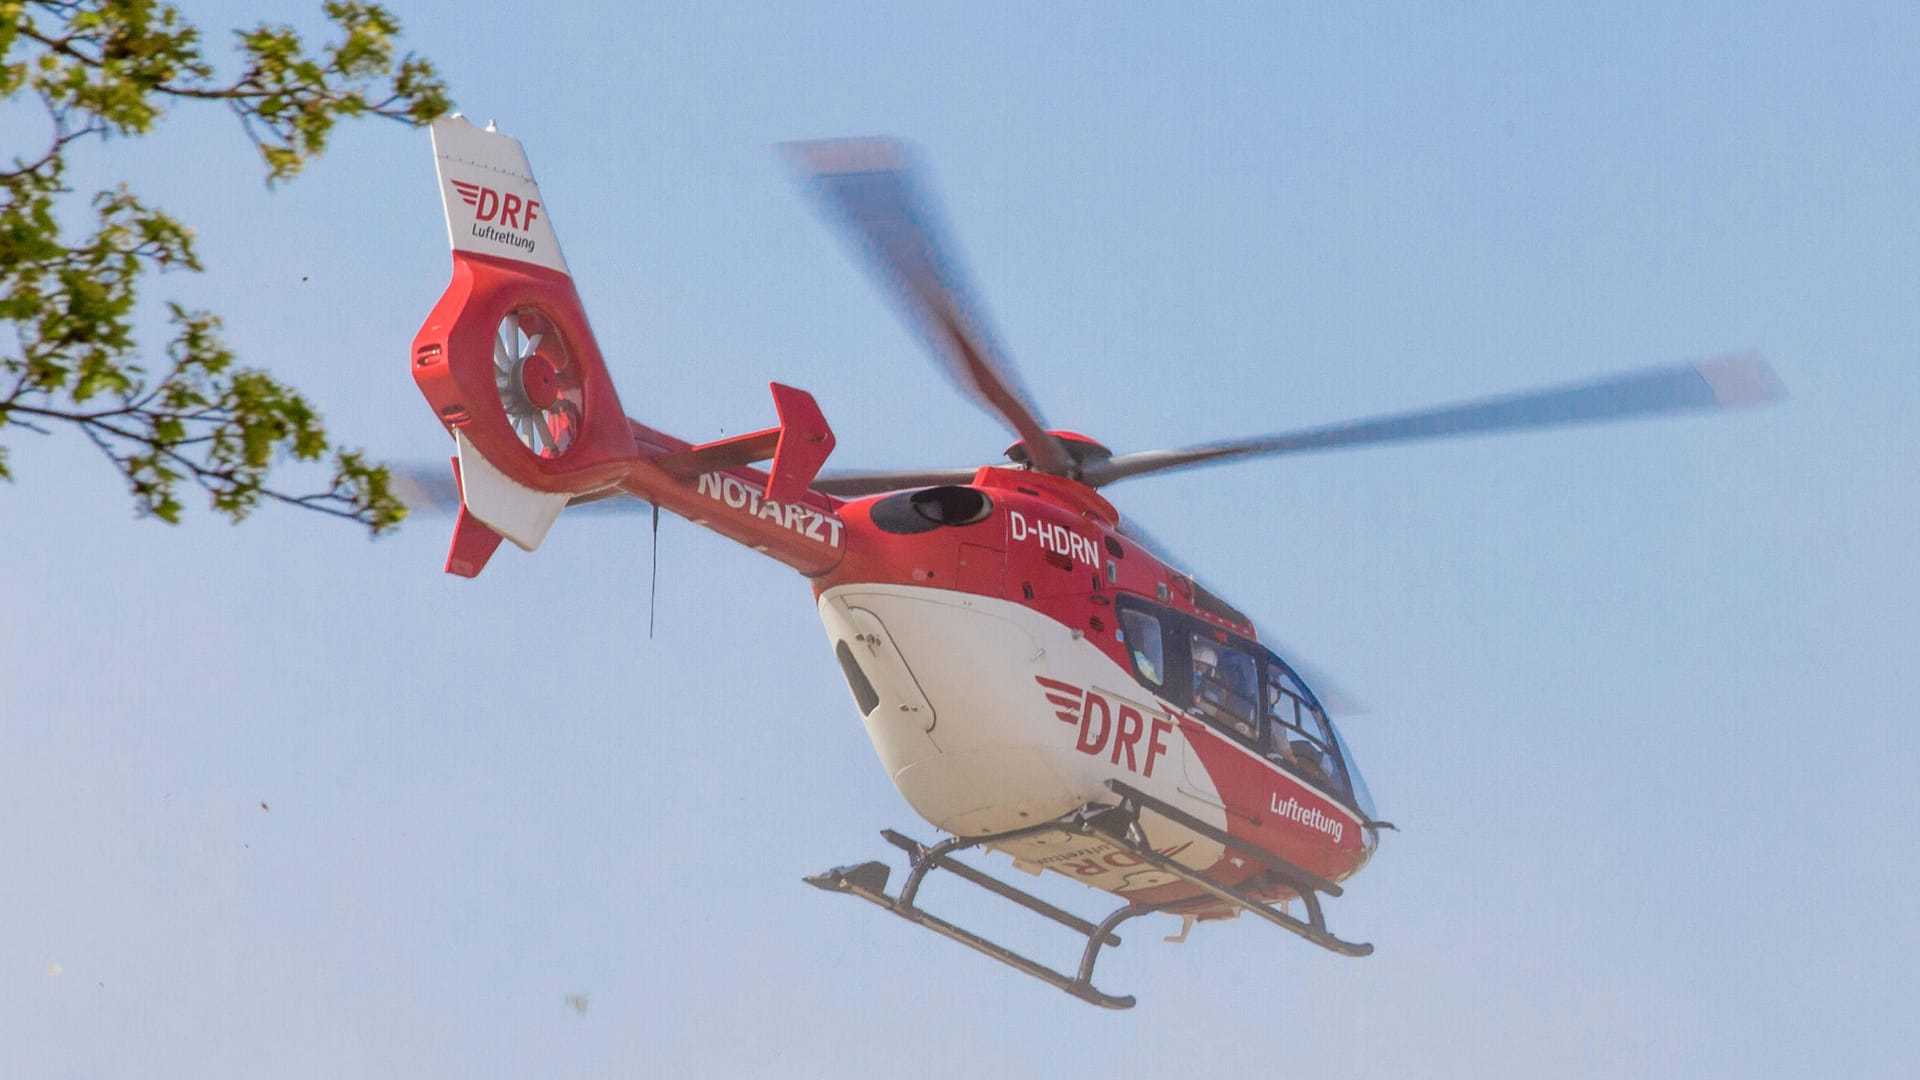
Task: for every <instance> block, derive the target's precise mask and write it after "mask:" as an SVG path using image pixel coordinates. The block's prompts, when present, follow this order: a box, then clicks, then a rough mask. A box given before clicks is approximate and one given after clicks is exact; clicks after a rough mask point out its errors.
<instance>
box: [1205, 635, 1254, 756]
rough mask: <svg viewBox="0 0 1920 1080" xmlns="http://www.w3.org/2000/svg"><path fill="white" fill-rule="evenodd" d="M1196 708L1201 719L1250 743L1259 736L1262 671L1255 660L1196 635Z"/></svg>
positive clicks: (1210, 638) (1236, 650)
mask: <svg viewBox="0 0 1920 1080" xmlns="http://www.w3.org/2000/svg"><path fill="white" fill-rule="evenodd" d="M1190 655H1191V656H1192V658H1193V705H1194V708H1195V709H1196V710H1197V711H1198V712H1199V713H1200V715H1201V716H1203V717H1205V718H1206V719H1208V720H1211V721H1213V722H1214V723H1216V724H1219V725H1220V726H1221V727H1223V728H1226V729H1227V730H1228V731H1231V732H1233V733H1234V734H1236V735H1238V736H1240V737H1241V738H1242V739H1245V740H1247V741H1249V742H1252V741H1254V740H1255V739H1257V738H1258V736H1259V730H1260V729H1259V727H1258V722H1259V721H1258V718H1257V716H1256V715H1255V713H1254V708H1255V703H1256V701H1258V698H1259V685H1260V668H1259V664H1258V663H1256V662H1255V661H1254V659H1253V657H1252V656H1251V655H1249V654H1247V653H1244V652H1241V651H1240V650H1239V649H1235V648H1232V647H1230V646H1228V645H1226V644H1224V643H1222V642H1219V641H1216V640H1214V639H1213V638H1212V637H1211V636H1208V635H1205V634H1194V635H1193V651H1192V653H1191V654H1190Z"/></svg>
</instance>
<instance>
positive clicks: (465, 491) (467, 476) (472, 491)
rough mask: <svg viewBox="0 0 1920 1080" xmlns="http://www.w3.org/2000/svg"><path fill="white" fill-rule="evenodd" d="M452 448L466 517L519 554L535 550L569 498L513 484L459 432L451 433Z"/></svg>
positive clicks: (517, 483) (513, 481)
mask: <svg viewBox="0 0 1920 1080" xmlns="http://www.w3.org/2000/svg"><path fill="white" fill-rule="evenodd" d="M453 444H454V446H455V447H456V448H457V450H458V452H459V455H460V496H461V499H462V501H463V502H464V503H465V506H466V511H467V513H469V514H472V515H473V516H474V517H475V518H476V519H478V520H479V521H480V522H481V523H482V524H484V525H486V526H487V527H488V528H490V529H492V530H493V531H494V532H497V533H499V534H500V535H501V536H504V537H506V538H507V539H509V540H511V541H513V542H514V544H516V545H517V546H518V547H519V548H520V549H521V550H522V551H533V550H535V549H537V548H538V547H539V546H540V541H542V540H545V539H546V538H547V530H548V529H551V528H553V523H554V520H555V519H556V518H558V517H559V516H560V511H562V510H564V509H566V508H567V499H568V497H569V496H568V495H567V494H566V493H565V492H550V491H535V490H534V489H532V488H530V487H527V486H525V485H524V484H521V483H519V482H517V481H515V480H514V479H513V478H512V477H510V476H508V475H507V474H506V473H503V472H501V471H500V470H499V469H497V468H495V467H494V466H493V463H492V462H490V461H488V460H487V459H486V458H485V457H483V456H481V454H480V452H479V451H478V450H476V449H474V447H473V444H472V443H471V442H468V441H467V433H466V432H465V431H464V430H462V429H460V428H455V429H454V430H453Z"/></svg>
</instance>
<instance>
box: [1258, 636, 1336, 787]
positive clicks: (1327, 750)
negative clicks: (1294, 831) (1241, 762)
mask: <svg viewBox="0 0 1920 1080" xmlns="http://www.w3.org/2000/svg"><path fill="white" fill-rule="evenodd" d="M1266 708H1267V759H1268V760H1270V761H1272V762H1274V763H1275V764H1277V765H1279V766H1281V767H1282V768H1284V769H1286V770H1288V771H1289V772H1292V773H1294V774H1295V775H1297V776H1299V777H1300V778H1302V779H1304V780H1306V781H1307V782H1308V783H1310V784H1312V785H1313V786H1315V787H1317V788H1320V789H1322V790H1323V791H1331V792H1334V793H1336V794H1344V793H1345V792H1346V785H1345V784H1344V783H1342V782H1341V779H1340V766H1339V764H1338V761H1337V759H1336V758H1335V757H1334V754H1333V750H1332V747H1333V731H1332V729H1331V728H1329V727H1328V726H1327V718H1326V716H1325V715H1324V714H1322V713H1321V712H1320V710H1319V709H1318V708H1316V707H1315V706H1314V705H1313V704H1312V702H1311V701H1310V700H1309V699H1308V697H1307V693H1306V691H1305V690H1304V689H1303V688H1302V687H1301V685H1300V682H1299V680H1298V679H1295V678H1294V677H1293V673H1292V672H1290V671H1287V670H1286V669H1285V668H1282V667H1280V666H1279V665H1278V664H1270V665H1269V666H1268V668H1267V694H1266Z"/></svg>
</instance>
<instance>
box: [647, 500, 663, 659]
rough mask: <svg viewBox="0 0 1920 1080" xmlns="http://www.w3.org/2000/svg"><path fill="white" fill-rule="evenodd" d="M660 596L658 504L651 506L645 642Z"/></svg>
mask: <svg viewBox="0 0 1920 1080" xmlns="http://www.w3.org/2000/svg"><path fill="white" fill-rule="evenodd" d="M659 595H660V504H659V503H654V504H653V569H652V574H651V580H650V581H649V582H648V583H647V640H648V641H652V640H653V601H654V598H655V597H657V596H659Z"/></svg>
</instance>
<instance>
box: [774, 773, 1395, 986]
mask: <svg viewBox="0 0 1920 1080" xmlns="http://www.w3.org/2000/svg"><path fill="white" fill-rule="evenodd" d="M1107 787H1108V789H1109V790H1111V791H1112V792H1113V793H1114V794H1115V795H1117V796H1119V797H1120V802H1119V804H1118V805H1113V806H1108V805H1103V804H1100V803H1090V804H1088V805H1086V806H1083V807H1081V808H1080V809H1078V810H1076V811H1074V812H1073V813H1071V814H1068V815H1067V816H1065V817H1063V818H1060V819H1059V820H1057V821H1051V822H1048V823H1046V824H1043V825H1034V826H1029V827H1027V828H1024V829H1016V830H1014V831H1012V832H1005V833H998V834H996V835H993V836H971V837H960V836H956V837H953V838H951V839H948V840H943V841H941V842H940V843H938V844H934V845H931V846H928V845H926V844H922V843H920V842H919V841H917V840H914V839H911V838H910V837H907V836H903V835H901V834H900V833H897V832H895V831H893V830H892V829H883V830H881V833H880V835H881V836H883V837H885V838H886V841H887V842H888V843H890V844H892V845H893V846H895V847H897V848H900V849H901V850H902V851H905V852H906V853H907V859H908V862H909V868H908V871H907V879H906V881H905V882H903V883H902V885H901V887H900V893H899V895H898V896H889V895H887V878H888V877H889V876H890V874H891V870H890V868H889V867H888V866H887V864H885V863H882V862H864V863H860V864H859V865H857V866H842V867H836V868H834V869H832V870H829V871H827V872H826V873H824V874H816V875H814V876H812V877H809V878H807V879H805V880H806V882H807V884H809V885H812V886H814V887H815V888H818V889H824V890H826V891H828V892H843V893H850V894H852V895H854V896H858V897H860V898H861V899H862V900H866V901H868V902H870V903H873V904H877V905H879V906H880V907H882V908H885V909H886V910H888V911H890V912H892V913H893V914H895V915H898V916H900V917H901V918H903V919H905V920H907V921H908V922H911V923H914V924H916V925H918V926H923V927H925V928H927V929H928V930H932V931H933V932H935V933H937V934H940V935H942V936H943V937H948V938H952V939H953V940H955V941H957V942H959V943H960V944H962V945H965V946H967V947H968V948H970V949H973V950H975V951H977V952H980V953H983V954H985V955H987V956H990V957H992V958H994V959H995V960H998V961H1000V962H1001V963H1003V964H1005V965H1007V966H1008V967H1010V968H1013V969H1014V970H1016V971H1019V972H1022V973H1023V974H1026V975H1031V976H1033V977H1034V978H1036V979H1039V980H1040V981H1041V982H1044V983H1046V984H1047V985H1049V986H1052V987H1054V988H1056V989H1059V990H1064V991H1066V992H1067V993H1069V994H1072V995H1073V996H1074V997H1077V998H1079V999H1080V1000H1082V1001H1084V1002H1087V1003H1088V1004H1091V1005H1099V1006H1101V1007H1103V1008H1108V1009H1131V1008H1133V1005H1134V998H1133V996H1132V995H1131V994H1128V995H1124V996H1118V995H1113V994H1108V993H1106V992H1104V991H1102V990H1100V989H1099V988H1097V987H1095V986H1094V985H1093V965H1094V962H1095V961H1096V960H1098V959H1099V956H1100V949H1101V948H1102V947H1103V946H1107V945H1119V944H1120V938H1119V935H1117V934H1115V933H1114V930H1115V929H1117V928H1118V927H1119V926H1120V924H1121V923H1124V922H1126V921H1127V920H1128V919H1131V918H1133V917H1134V916H1136V915H1147V914H1151V913H1153V912H1155V911H1159V910H1161V908H1159V907H1155V906H1152V905H1142V904H1127V905H1125V906H1123V907H1121V908H1120V909H1119V910H1117V911H1115V912H1114V913H1113V914H1111V915H1109V916H1107V917H1106V918H1105V919H1103V920H1101V921H1100V923H1099V924H1098V925H1095V924H1093V923H1090V922H1088V921H1087V920H1085V919H1082V918H1080V917H1079V916H1077V915H1074V914H1073V913H1071V912H1068V911H1063V910H1061V909H1060V908H1058V907H1055V906H1054V905H1052V904H1050V903H1048V902H1047V901H1045V900H1042V899H1040V898H1039V897H1037V896H1034V895H1033V894H1031V893H1028V892H1026V891H1024V890H1022V889H1018V888H1015V887H1014V886H1012V885H1009V884H1007V883H1006V882H1004V881H1001V880H1000V879H998V878H995V877H992V876H991V875H988V874H986V873H983V872H981V871H979V870H976V869H974V868H973V867H971V866H968V865H967V864H965V863H963V862H960V861H959V860H957V859H955V858H953V855H954V854H956V853H958V852H961V851H965V850H967V849H968V848H975V847H980V846H982V845H987V844H998V843H1005V842H1007V841H1011V840H1018V839H1022V838H1025V837H1029V836H1037V835H1040V834H1044V833H1064V834H1067V835H1069V836H1074V835H1078V836H1091V837H1095V838H1098V839H1101V840H1105V841H1107V842H1109V843H1112V844H1116V845H1118V846H1119V847H1121V848H1123V849H1124V850H1125V851H1126V852H1127V853H1128V854H1130V855H1132V856H1133V857H1135V858H1137V859H1139V860H1140V861H1142V862H1143V863H1146V864H1147V865H1149V866H1151V867H1153V868H1154V869H1155V870H1160V871H1163V872H1165V873H1167V874H1171V875H1173V876H1174V877H1176V878H1178V879H1180V880H1181V881H1184V882H1186V883H1187V884H1189V885H1192V886H1193V887H1194V888H1197V889H1199V890H1200V891H1201V892H1203V893H1206V894H1207V895H1208V896H1211V897H1213V898H1214V899H1216V900H1220V901H1222V902H1224V903H1226V904H1228V905H1230V906H1232V907H1233V908H1235V909H1236V910H1238V911H1245V912H1248V913H1249V914H1252V915H1255V916H1258V917H1259V918H1261V919H1264V920H1266V921H1267V922H1270V923H1272V924H1274V925H1275V926H1278V927H1280V928H1281V929H1283V930H1287V931H1289V932H1291V933H1294V934H1298V935H1299V936H1301V937H1303V938H1305V939H1307V940H1308V941H1311V942H1313V943H1314V944H1315V945H1318V946H1320V947H1321V948H1324V949H1329V950H1331V951H1333V952H1336V953H1339V954H1341V955H1342V956H1366V955H1368V954H1370V953H1372V952H1373V946H1372V945H1368V944H1364V943H1355V942H1349V941H1342V940H1340V939H1339V938H1337V937H1334V936H1333V934H1331V933H1329V932H1328V930H1327V922H1326V916H1325V914H1324V913H1323V912H1322V911H1321V908H1320V894H1322V893H1324V894H1326V895H1328V896H1339V895H1340V892H1341V890H1340V886H1338V885H1336V884H1334V883H1333V882H1331V881H1328V880H1326V879H1325V878H1322V877H1319V876H1317V875H1314V874H1310V873H1308V872H1307V871H1305V870H1303V869H1301V868H1300V867H1298V866H1295V865H1293V864H1292V863H1290V862H1287V861H1286V860H1284V859H1281V858H1278V857H1276V856H1274V855H1270V854H1268V853H1267V852H1265V851H1262V850H1261V849H1260V848H1258V847H1257V846H1255V845H1253V844H1251V843H1248V842H1246V841H1243V840H1239V839H1236V838H1234V837H1231V836H1228V835H1227V834H1225V833H1223V832H1221V831H1220V830H1218V829H1215V828H1214V827H1213V826H1211V825H1208V824H1207V823H1205V822H1203V821H1200V820H1199V819H1197V818H1194V817H1193V816H1191V815H1189V814H1187V813H1184V812H1183V811H1181V810H1180V809H1178V808H1177V807H1173V806H1169V805H1167V804H1166V803H1164V802H1162V801H1160V800H1159V799H1156V798H1154V797H1153V796H1151V795H1148V794H1146V793H1145V792H1142V791H1139V790H1137V789H1135V788H1133V787H1130V786H1129V785H1127V784H1123V783H1121V782H1119V781H1117V780H1110V781H1108V782H1107ZM1145 811H1152V812H1153V813H1155V814H1157V815H1159V816H1160V817H1163V818H1166V819H1167V820H1169V821H1171V822H1174V823H1175V824H1177V825H1180V826H1181V827H1183V828H1186V829H1191V830H1192V831H1194V832H1196V833H1199V834H1200V835H1201V836H1204V837H1206V838H1207V839H1209V840H1212V841H1213V842H1215V843H1217V844H1220V845H1221V846H1223V847H1226V848H1231V849H1232V850H1233V851H1234V852H1236V853H1237V854H1239V855H1241V856H1243V857H1245V858H1247V859H1250V860H1252V861H1254V862H1256V863H1259V864H1260V865H1261V866H1263V867H1265V868H1266V870H1267V872H1268V874H1269V875H1271V877H1272V878H1273V879H1275V880H1277V881H1279V882H1280V883H1282V884H1284V885H1286V886H1287V887H1288V888H1290V889H1292V890H1294V891H1295V892H1296V893H1298V894H1299V896H1300V899H1301V900H1302V902H1304V903H1305V905H1306V909H1307V918H1306V919H1305V920H1301V919H1296V918H1294V917H1293V916H1291V915H1289V914H1287V913H1286V912H1284V911H1280V910H1277V909H1275V908H1273V907H1270V906H1269V905H1267V904H1266V903H1264V902H1263V901H1261V900H1259V899H1257V898H1255V897H1254V896H1252V895H1249V894H1248V893H1247V892H1246V891H1245V890H1244V889H1241V888H1236V887H1233V886H1228V885H1223V884H1221V883H1219V882H1217V881H1214V880H1213V879H1211V878H1209V877H1207V876H1206V875H1205V874H1202V873H1200V872H1199V871H1197V870H1193V869H1190V868H1188V867H1186V866H1183V865H1181V864H1180V863H1178V862H1176V861H1174V860H1173V859H1172V858H1169V857H1168V856H1165V855H1162V854H1160V853H1159V852H1157V851H1155V850H1153V847H1152V845H1150V844H1149V843H1148V842H1147V834H1146V830H1145V829H1144V828H1142V827H1141V824H1140V817H1141V814H1142V813H1143V812H1145ZM935 868H938V869H942V870H946V871H949V872H950V873H952V874H954V875H955V876H957V877H959V878H961V879H962V880H965V881H968V882H971V883H972V884H974V885H978V886H980V887H981V888H983V889H985V890H987V891H988V892H991V893H993V894H994V895H996V896H1000V897H1003V898H1005V899H1007V900H1011V901H1013V902H1014V903H1016V904H1019V905H1020V906H1021V907H1023V908H1026V909H1027V910H1028V911H1031V912H1033V913H1034V914H1036V915H1040V916H1043V917H1045V918H1047V919H1050V920H1052V921H1053V922H1056V923H1059V924H1060V925H1061V926H1064V927H1067V928H1068V929H1070V930H1073V931H1075V932H1076V933H1078V934H1080V935H1081V936H1083V937H1085V938H1086V939H1087V945H1086V948H1085V949H1084V950H1083V951H1082V952H1081V954H1080V967H1079V970H1078V971H1077V972H1076V973H1075V974H1073V975H1067V974H1065V973H1064V972H1061V971H1057V970H1055V969H1053V968H1050V967H1048V966H1046V965H1045V964H1042V963H1040V962H1038V961H1036V960H1032V959H1029V958H1028V957H1026V956H1023V955H1021V954H1020V953H1017V952H1014V951H1013V950H1012V949H1009V948H1007V947H1006V946H1004V945H1000V944H998V943H997V942H994V941H990V940H988V939H987V938H984V937H981V936H980V935H978V934H975V933H973V932H972V931H970V930H965V929H962V928H961V927H958V926H955V925H954V924H952V923H950V922H947V921H946V920H945V919H942V918H940V917H939V916H937V915H932V914H929V913H928V912H925V911H922V910H921V909H920V908H918V907H916V906H915V905H914V899H915V897H916V896H918V894H919V892H920V885H921V883H922V882H924V881H925V880H926V877H927V875H928V874H929V873H931V872H932V871H933V870H934V869H935Z"/></svg>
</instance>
